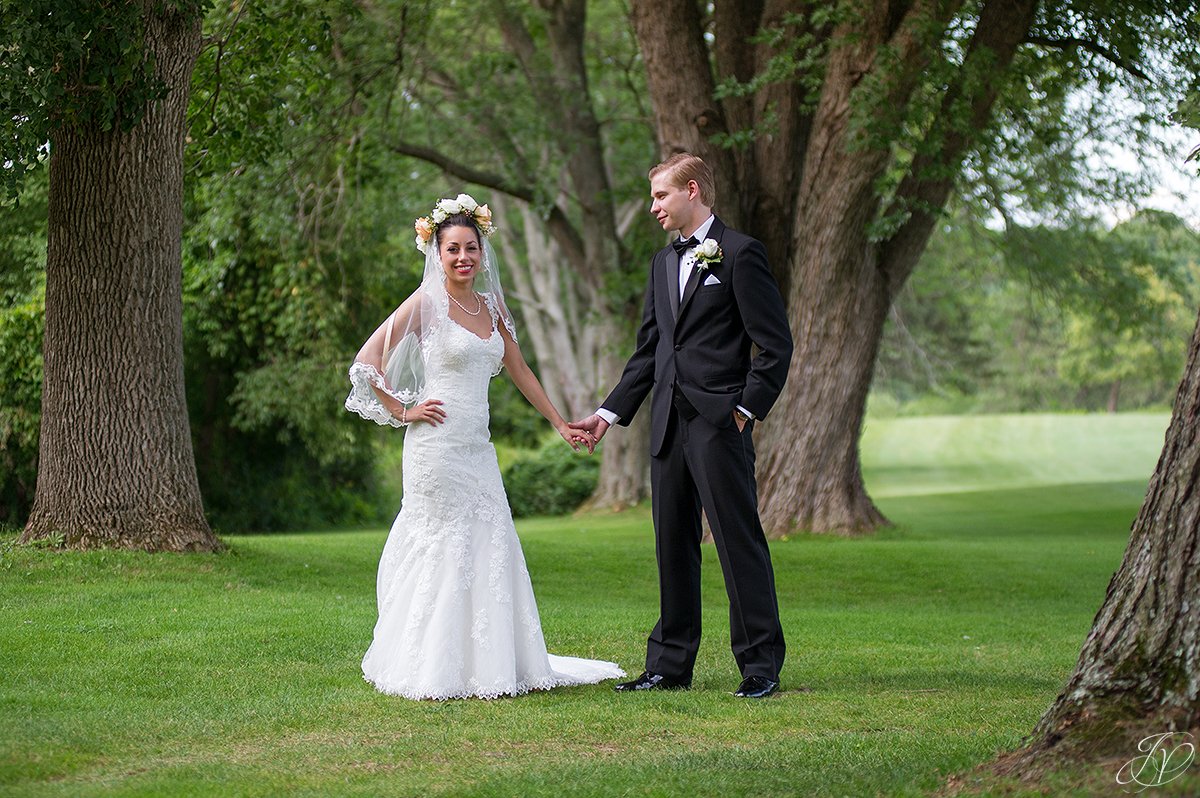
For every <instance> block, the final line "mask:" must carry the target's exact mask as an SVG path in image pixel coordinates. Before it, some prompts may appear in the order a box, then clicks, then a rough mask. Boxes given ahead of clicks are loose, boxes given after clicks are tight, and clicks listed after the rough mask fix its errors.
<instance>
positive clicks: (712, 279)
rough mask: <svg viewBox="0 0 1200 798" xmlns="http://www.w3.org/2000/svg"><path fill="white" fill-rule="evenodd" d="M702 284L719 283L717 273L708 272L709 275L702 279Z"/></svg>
mask: <svg viewBox="0 0 1200 798" xmlns="http://www.w3.org/2000/svg"><path fill="white" fill-rule="evenodd" d="M704 284H705V285H720V284H721V281H720V280H718V279H717V275H715V274H710V275H708V279H707V280H705V281H704Z"/></svg>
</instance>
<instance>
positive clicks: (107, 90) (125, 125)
mask: <svg viewBox="0 0 1200 798" xmlns="http://www.w3.org/2000/svg"><path fill="white" fill-rule="evenodd" d="M210 2H211V0H170V2H162V3H159V4H158V6H157V9H156V12H155V13H162V14H167V15H175V16H178V17H179V18H180V19H186V18H187V17H189V16H190V17H192V18H194V15H196V14H202V13H203V12H204V10H205V9H206V8H207V7H208V6H209V4H210ZM144 5H145V4H143V3H140V2H134V1H133V0H0V19H3V20H4V26H3V28H2V29H0V30H2V31H3V33H2V34H0V37H2V38H0V163H3V168H2V169H0V181H2V187H3V190H4V195H5V197H6V198H7V199H9V200H11V199H14V198H15V197H16V196H17V194H18V192H19V191H20V187H21V184H22V182H23V181H24V179H25V175H26V174H27V173H28V172H29V171H31V170H33V169H35V168H36V167H37V166H38V165H39V164H40V163H41V162H42V160H43V158H44V156H45V147H46V142H47V141H48V140H49V139H50V133H51V131H52V130H53V129H54V128H56V127H63V126H69V127H73V128H81V129H92V130H96V131H109V130H130V129H132V128H133V127H134V126H135V125H136V124H137V123H138V122H139V121H140V120H141V118H142V117H143V116H144V115H145V113H146V110H147V108H148V107H149V104H150V103H152V102H153V101H155V100H159V99H162V98H163V97H164V96H165V92H166V87H165V85H164V84H163V82H162V80H160V79H159V77H158V76H157V75H156V74H155V66H154V62H153V60H152V59H151V58H150V57H149V55H148V54H147V52H146V51H145V48H143V46H142V41H143V37H144V36H145V17H144V14H145V8H144Z"/></svg>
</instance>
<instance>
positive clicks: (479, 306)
mask: <svg viewBox="0 0 1200 798" xmlns="http://www.w3.org/2000/svg"><path fill="white" fill-rule="evenodd" d="M446 296H448V297H450V301H451V302H453V303H454V304H456V305H458V306H459V307H460V308H462V312H463V313H466V314H467V315H468V316H478V315H479V314H480V313H482V312H483V300H482V299H480V298H479V294H475V303H476V305H475V312H474V313H472V312H471V311H469V310H467V308H466V306H465V305H463V303H461V302H459V301H458V300H457V299H455V298H454V295H453V294H451V293H450V292H449V291H447V292H446Z"/></svg>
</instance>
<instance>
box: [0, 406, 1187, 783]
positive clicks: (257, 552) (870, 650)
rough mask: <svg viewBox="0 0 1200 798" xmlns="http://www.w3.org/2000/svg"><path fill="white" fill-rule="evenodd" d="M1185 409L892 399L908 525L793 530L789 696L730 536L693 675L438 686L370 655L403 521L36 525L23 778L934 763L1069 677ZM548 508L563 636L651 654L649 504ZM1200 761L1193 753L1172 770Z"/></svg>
mask: <svg viewBox="0 0 1200 798" xmlns="http://www.w3.org/2000/svg"><path fill="white" fill-rule="evenodd" d="M1166 423H1167V418H1166V416H1165V415H1128V416H1126V415H1122V416H1115V417H1101V416H1029V417H1015V416H1005V417H993V418H988V417H975V418H968V419H959V420H953V419H901V420H895V421H886V422H872V424H871V425H870V427H869V429H868V433H867V437H866V440H865V442H864V462H865V463H866V468H867V478H868V481H869V483H870V484H871V486H872V489H873V490H874V491H875V493H876V495H877V496H879V497H880V505H881V507H882V508H883V510H884V511H885V512H886V513H887V514H888V515H889V517H891V518H892V519H893V520H894V521H895V522H896V524H897V526H896V527H895V528H893V529H890V530H887V531H884V532H882V533H880V534H878V535H876V536H874V537H872V538H869V539H863V540H842V539H826V538H819V537H813V536H805V535H801V536H797V537H794V538H792V539H789V540H786V541H780V542H777V543H775V544H773V550H772V551H773V556H774V560H775V566H776V571H777V575H778V582H779V598H780V603H781V607H782V611H783V614H784V625H785V629H786V631H787V634H788V645H789V656H788V663H787V666H786V669H785V671H784V674H783V680H784V690H785V691H784V692H783V693H782V694H781V695H779V696H778V697H775V698H772V699H770V700H767V701H762V702H747V701H744V700H739V699H736V698H734V697H733V696H732V695H730V693H731V691H732V690H733V689H734V688H735V687H736V686H737V683H738V675H737V673H736V670H735V667H734V664H733V659H732V656H731V655H730V653H729V650H728V621H727V618H726V612H727V603H726V600H725V595H724V589H723V586H722V582H721V577H720V572H719V569H718V567H717V562H716V557H715V552H714V551H713V550H712V548H711V547H706V551H705V558H706V563H705V565H706V568H705V591H706V592H705V608H706V617H705V623H706V632H705V640H704V644H703V647H702V649H701V655H700V661H699V663H698V668H697V673H696V681H695V684H694V687H693V689H692V690H691V691H690V692H687V693H669V694H652V695H635V696H618V695H616V694H614V693H613V692H612V690H611V688H610V686H609V685H607V684H604V685H597V686H586V687H578V688H571V689H564V690H556V691H552V692H549V693H539V694H534V695H529V696H525V697H522V698H517V699H502V700H497V701H492V702H483V701H455V702H448V703H432V702H422V703H416V702H410V701H406V700H403V699H398V698H393V697H388V696H382V695H378V694H376V693H375V692H374V691H373V690H372V689H371V688H370V687H369V686H368V685H367V684H366V683H365V682H363V681H362V679H361V676H360V673H359V668H358V663H359V659H360V658H361V656H362V652H363V651H364V650H365V648H366V646H367V643H368V642H369V640H370V634H371V626H372V624H373V622H374V617H375V616H374V612H375V605H374V600H375V593H374V589H375V584H374V580H375V564H376V560H377V557H378V553H379V550H380V548H381V546H382V544H383V540H384V536H385V531H384V530H379V529H372V530H364V531H356V532H339V533H313V534H294V535H274V536H246V537H236V538H231V539H229V540H228V542H229V543H230V546H231V550H230V551H229V552H228V553H225V554H222V555H216V556H189V557H182V556H165V555H157V556H149V555H143V554H134V553H112V552H89V553H82V554H80V553H69V554H58V553H49V552H45V551H40V550H31V549H26V548H14V547H12V546H11V539H9V540H7V541H5V544H4V547H3V554H2V557H3V560H2V562H0V679H2V682H0V794H3V795H13V796H19V795H39V796H41V795H47V796H78V795H85V796H86V795H130V796H132V795H139V796H141V795H145V796H151V795H169V796H187V795H220V796H276V795H313V796H317V795H321V796H324V795H360V796H398V795H414V796H416V795H422V796H424V795H454V796H459V795H463V796H484V795H494V796H507V795H520V796H558V795H594V796H614V795H631V796H632V795H638V796H641V795H651V796H668V795H720V796H739V795H746V796H751V795H754V796H758V795H803V796H812V795H850V796H858V795H868V796H870V795H922V794H927V793H930V792H934V791H936V790H937V789H938V788H939V787H940V786H941V785H942V784H943V783H944V780H945V777H946V776H947V775H948V774H950V773H954V772H958V771H963V770H966V769H969V768H971V767H973V766H974V765H975V764H977V763H980V762H983V761H986V760H987V759H989V758H990V757H991V756H993V755H994V753H995V752H997V751H998V750H1001V749H1005V748H1009V747H1012V746H1014V745H1016V744H1017V743H1018V742H1019V741H1020V739H1021V737H1022V736H1023V735H1024V734H1025V733H1027V732H1028V731H1029V730H1030V729H1031V727H1032V726H1033V724H1034V723H1035V722H1036V720H1037V718H1038V717H1039V715H1040V713H1041V712H1042V711H1043V710H1044V709H1045V708H1046V707H1047V706H1048V704H1049V702H1050V701H1051V700H1052V699H1053V698H1054V696H1055V695H1056V693H1057V690H1058V689H1059V687H1060V686H1061V684H1062V682H1063V680H1064V679H1065V677H1066V675H1067V672H1068V671H1069V669H1070V668H1071V666H1072V665H1073V664H1074V660H1075V657H1076V655H1077V653H1078V651H1079V647H1080V644H1081V643H1082V640H1083V636H1084V634H1085V633H1086V631H1087V629H1088V627H1089V625H1090V622H1091V619H1092V617H1093V615H1094V613H1095V611H1096V609H1097V608H1098V606H1099V604H1100V601H1101V599H1102V597H1103V593H1104V588H1105V586H1106V584H1107V582H1108V579H1109V577H1110V576H1111V574H1112V572H1113V570H1114V568H1115V567H1116V566H1117V565H1118V563H1119V561H1120V557H1121V554H1122V551H1123V550H1124V546H1125V542H1126V539H1127V536H1128V530H1129V524H1130V522H1131V520H1132V519H1133V516H1134V514H1135V513H1136V510H1137V508H1138V505H1139V504H1140V501H1141V498H1142V494H1143V491H1144V488H1145V481H1146V479H1147V478H1148V476H1149V474H1150V472H1151V470H1152V469H1153V464H1154V461H1155V459H1156V458H1157V453H1158V450H1159V448H1160V447H1161V442H1162V434H1163V431H1164V429H1165V427H1166ZM797 467H803V465H802V464H797ZM992 474H994V477H989V475H992ZM1106 475H1111V478H1106ZM314 488H315V489H319V486H314ZM519 530H520V532H521V536H522V539H523V541H524V546H525V552H526V556H527V559H528V561H529V566H530V570H531V572H532V574H533V580H534V587H535V590H536V592H537V595H538V599H539V604H540V608H541V612H542V621H543V626H544V629H545V633H546V638H547V642H548V643H549V646H550V648H551V650H552V651H554V652H556V653H563V654H575V655H581V656H590V657H604V658H610V659H615V660H617V661H619V662H620V663H621V664H622V665H623V666H624V667H625V668H626V670H628V671H630V672H631V673H636V672H637V671H639V670H640V669H641V658H642V654H643V646H644V642H645V635H646V633H647V631H648V630H649V628H650V626H651V625H652V624H653V622H654V619H655V616H656V601H657V598H656V596H657V588H656V581H655V569H654V551H653V540H652V535H651V530H650V524H649V511H648V508H644V507H643V508H637V509H634V510H631V511H629V512H625V513H621V514H617V515H587V516H581V517H576V518H562V519H534V520H531V521H526V522H522V523H520V524H519ZM1134 753H1136V752H1132V751H1131V752H1130V755H1131V756H1132V755H1133V754H1134ZM1197 769H1200V766H1197ZM1101 777H1102V778H1103V775H1102V776H1101ZM1107 783H1109V784H1111V781H1108V782H1107ZM1114 786H1115V785H1114ZM1198 787H1200V781H1198V780H1197V776H1196V774H1191V776H1190V778H1189V779H1187V780H1184V781H1180V782H1176V783H1174V784H1172V785H1171V786H1170V788H1168V789H1166V790H1159V791H1156V792H1155V794H1156V795H1187V794H1194V793H1195V792H1196V791H1197V788H1198ZM1006 794H1012V793H1006ZM1056 794H1058V793H1057V792H1056ZM1067 794H1070V793H1067ZM1076 794H1080V795H1084V794H1092V793H1091V792H1088V791H1077V792H1076Z"/></svg>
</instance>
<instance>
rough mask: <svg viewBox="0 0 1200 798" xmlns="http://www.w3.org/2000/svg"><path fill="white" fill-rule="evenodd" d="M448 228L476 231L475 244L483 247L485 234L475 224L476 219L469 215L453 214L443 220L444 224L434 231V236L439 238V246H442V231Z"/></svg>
mask: <svg viewBox="0 0 1200 798" xmlns="http://www.w3.org/2000/svg"><path fill="white" fill-rule="evenodd" d="M447 227H469V228H471V229H472V230H474V231H475V242H476V243H477V244H479V245H480V246H482V245H483V233H482V232H481V231H480V229H479V225H478V224H476V223H475V217H473V216H472V215H471V214H469V213H452V214H450V215H449V216H447V217H446V218H445V219H443V220H442V223H441V224H439V225H438V226H437V230H436V231H434V236H436V238H437V245H438V246H439V247H440V246H441V245H442V231H443V230H445V229H446V228H447Z"/></svg>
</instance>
